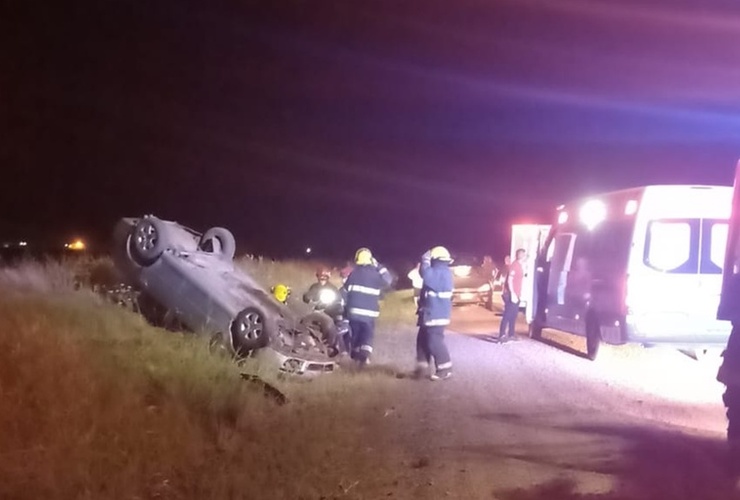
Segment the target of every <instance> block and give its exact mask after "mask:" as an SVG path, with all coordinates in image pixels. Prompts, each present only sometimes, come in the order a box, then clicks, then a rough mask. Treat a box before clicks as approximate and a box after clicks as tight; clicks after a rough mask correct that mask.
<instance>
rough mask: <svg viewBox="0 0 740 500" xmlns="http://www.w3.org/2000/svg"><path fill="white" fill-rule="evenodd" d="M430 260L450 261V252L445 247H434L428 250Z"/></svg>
mask: <svg viewBox="0 0 740 500" xmlns="http://www.w3.org/2000/svg"><path fill="white" fill-rule="evenodd" d="M429 253H430V256H431V258H432V260H442V261H445V262H452V257H451V256H450V252H449V251H448V250H447V249H446V248H445V247H434V248H432V250H431V251H430V252H429Z"/></svg>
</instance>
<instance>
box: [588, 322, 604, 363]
mask: <svg viewBox="0 0 740 500" xmlns="http://www.w3.org/2000/svg"><path fill="white" fill-rule="evenodd" d="M600 345H601V326H600V325H599V320H598V319H596V317H595V316H589V318H588V320H587V321H586V357H587V358H588V359H590V360H591V361H593V360H595V359H596V356H597V355H598V354H599V346H600Z"/></svg>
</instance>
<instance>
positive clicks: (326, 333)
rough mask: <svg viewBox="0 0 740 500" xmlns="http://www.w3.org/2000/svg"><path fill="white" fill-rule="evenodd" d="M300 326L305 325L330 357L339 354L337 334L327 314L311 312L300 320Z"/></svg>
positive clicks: (332, 321)
mask: <svg viewBox="0 0 740 500" xmlns="http://www.w3.org/2000/svg"><path fill="white" fill-rule="evenodd" d="M301 324H302V325H305V326H306V327H307V328H309V329H310V330H311V332H312V335H313V336H314V337H316V338H317V339H318V340H319V341H320V342H321V343H322V344H323V345H324V346H325V347H326V350H327V352H328V354H329V355H330V356H334V355H336V354H338V353H339V350H338V349H337V342H338V337H339V335H338V332H337V327H336V325H335V324H334V320H332V319H331V317H330V316H329V315H328V314H325V313H322V312H312V313H310V314H308V315H306V316H305V317H303V318H302V319H301Z"/></svg>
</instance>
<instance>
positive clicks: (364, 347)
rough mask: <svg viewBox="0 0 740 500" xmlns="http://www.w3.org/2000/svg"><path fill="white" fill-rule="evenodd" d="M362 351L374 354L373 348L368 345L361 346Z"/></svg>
mask: <svg viewBox="0 0 740 500" xmlns="http://www.w3.org/2000/svg"><path fill="white" fill-rule="evenodd" d="M360 350H361V351H365V352H373V346H371V345H367V344H366V345H361V346H360Z"/></svg>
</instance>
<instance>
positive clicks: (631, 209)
mask: <svg viewBox="0 0 740 500" xmlns="http://www.w3.org/2000/svg"><path fill="white" fill-rule="evenodd" d="M636 213H637V200H630V201H628V202H627V204H626V205H625V206H624V215H635V214H636Z"/></svg>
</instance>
